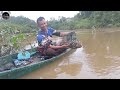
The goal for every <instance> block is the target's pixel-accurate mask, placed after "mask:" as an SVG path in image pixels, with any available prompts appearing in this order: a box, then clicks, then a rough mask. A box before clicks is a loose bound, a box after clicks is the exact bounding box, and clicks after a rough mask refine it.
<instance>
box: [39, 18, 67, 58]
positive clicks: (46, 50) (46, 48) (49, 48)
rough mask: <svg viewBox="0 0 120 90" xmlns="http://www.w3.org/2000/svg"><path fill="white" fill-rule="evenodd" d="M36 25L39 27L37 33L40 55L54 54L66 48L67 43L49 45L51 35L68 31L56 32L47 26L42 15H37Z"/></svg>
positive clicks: (59, 34) (62, 34)
mask: <svg viewBox="0 0 120 90" xmlns="http://www.w3.org/2000/svg"><path fill="white" fill-rule="evenodd" d="M37 25H38V27H39V28H40V30H39V31H38V35H37V40H38V45H39V47H38V50H39V51H40V53H41V54H42V55H46V56H56V55H58V54H60V53H61V52H62V51H64V50H66V49H67V48H68V46H69V45H57V46H55V45H51V42H52V35H56V36H64V35H67V34H68V33H63V32H62V33H61V32H56V30H54V29H53V28H51V27H47V22H46V21H45V18H44V17H39V18H38V19H37Z"/></svg>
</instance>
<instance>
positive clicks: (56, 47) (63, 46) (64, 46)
mask: <svg viewBox="0 0 120 90" xmlns="http://www.w3.org/2000/svg"><path fill="white" fill-rule="evenodd" d="M50 47H51V48H53V49H60V48H68V47H69V45H62V46H53V45H50Z"/></svg>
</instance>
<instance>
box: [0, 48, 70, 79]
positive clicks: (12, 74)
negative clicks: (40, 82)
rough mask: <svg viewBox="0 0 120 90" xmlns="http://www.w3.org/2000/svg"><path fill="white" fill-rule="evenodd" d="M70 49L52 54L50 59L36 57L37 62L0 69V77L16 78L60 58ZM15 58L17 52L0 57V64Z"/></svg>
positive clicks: (10, 61)
mask: <svg viewBox="0 0 120 90" xmlns="http://www.w3.org/2000/svg"><path fill="white" fill-rule="evenodd" d="M34 50H36V49H34ZM70 50H71V49H70V48H69V49H67V50H66V51H64V52H63V53H61V54H60V55H58V56H54V57H52V58H50V59H46V60H41V58H36V59H37V62H32V63H30V64H28V65H25V66H21V67H15V68H12V69H10V70H5V71H1V72H0V79H16V78H19V77H21V76H23V75H25V74H27V73H30V72H32V71H33V70H36V69H38V68H41V67H42V66H45V65H47V64H48V63H50V62H53V61H55V60H57V59H58V58H60V57H61V56H63V55H64V54H66V53H68V52H69V51H70ZM36 54H37V52H34V53H33V54H32V56H33V57H35V56H36ZM16 58H17V54H13V55H8V56H4V57H0V66H4V65H5V64H7V63H13V62H14V60H15V59H16ZM35 61H36V60H35Z"/></svg>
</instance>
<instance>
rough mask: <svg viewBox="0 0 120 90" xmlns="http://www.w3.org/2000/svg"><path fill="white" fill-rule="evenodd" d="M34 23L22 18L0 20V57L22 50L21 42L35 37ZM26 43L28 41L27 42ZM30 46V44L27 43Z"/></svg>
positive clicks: (35, 26) (35, 28) (35, 27)
mask: <svg viewBox="0 0 120 90" xmlns="http://www.w3.org/2000/svg"><path fill="white" fill-rule="evenodd" d="M36 31H37V25H36V22H35V21H33V20H30V19H28V18H25V17H23V16H19V17H10V19H8V20H4V19H1V20H0V56H3V55H6V54H12V53H15V52H17V51H19V50H21V49H22V48H23V45H22V42H23V40H25V39H28V38H30V36H35V34H36ZM27 41H28V40H27ZM28 43H29V44H30V42H28Z"/></svg>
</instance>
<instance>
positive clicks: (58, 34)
mask: <svg viewBox="0 0 120 90" xmlns="http://www.w3.org/2000/svg"><path fill="white" fill-rule="evenodd" d="M70 33H75V32H58V31H56V30H54V32H53V35H55V36H60V37H63V36H66V35H68V34H70Z"/></svg>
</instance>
